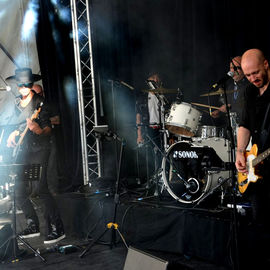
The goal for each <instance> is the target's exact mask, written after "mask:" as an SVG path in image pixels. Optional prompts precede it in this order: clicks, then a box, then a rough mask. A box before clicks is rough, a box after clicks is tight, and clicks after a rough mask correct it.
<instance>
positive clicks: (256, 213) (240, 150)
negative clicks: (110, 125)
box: [235, 49, 270, 227]
mask: <svg viewBox="0 0 270 270" xmlns="http://www.w3.org/2000/svg"><path fill="white" fill-rule="evenodd" d="M241 68H242V70H243V73H244V75H245V76H246V78H247V79H248V80H249V82H250V83H251V84H250V85H249V86H248V87H247V88H246V90H245V94H244V98H245V104H244V108H243V112H242V119H241V121H240V124H239V126H240V127H239V130H238V134H237V152H236V162H235V165H236V169H237V171H238V174H239V176H241V177H242V178H243V177H245V176H246V180H245V181H243V182H241V181H239V177H238V184H239V190H240V191H241V188H244V185H246V186H247V185H248V184H249V179H252V178H253V180H252V181H251V182H250V185H249V186H248V187H247V190H246V192H245V194H244V195H245V196H247V198H248V199H249V200H250V203H251V207H252V217H253V223H254V224H255V225H256V226H260V227H261V226H263V227H266V226H269V224H270V223H269V217H270V214H269V213H270V212H269V210H270V162H269V160H267V158H265V159H264V160H263V162H260V163H259V164H257V165H256V166H254V167H253V165H254V164H255V163H254V164H253V163H250V162H247V160H249V158H251V160H252V158H255V157H256V154H257V153H256V151H255V153H254V154H255V155H254V154H253V155H247V154H248V153H246V147H247V145H248V143H249V140H250V137H251V138H252V144H253V146H256V147H257V148H258V153H262V152H263V151H265V150H267V149H268V148H269V147H270V105H269V104H270V86H269V82H270V69H269V63H268V61H267V59H266V58H265V56H264V54H263V52H262V51H261V50H259V49H249V50H247V51H246V52H245V53H244V54H243V55H242V60H241ZM252 148H253V149H254V147H252ZM251 174H252V175H253V174H254V175H253V177H251ZM256 179H258V181H256ZM252 182H254V183H252ZM243 192H244V190H243V191H242V193H243Z"/></svg>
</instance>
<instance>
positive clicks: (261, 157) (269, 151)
mask: <svg viewBox="0 0 270 270" xmlns="http://www.w3.org/2000/svg"><path fill="white" fill-rule="evenodd" d="M269 155H270V148H268V149H267V150H265V151H264V152H262V153H261V154H259V155H258V156H257V157H256V158H255V159H253V160H252V166H253V167H255V166H256V165H257V164H259V163H260V162H262V161H263V160H264V159H266V158H267V157H268V156H269Z"/></svg>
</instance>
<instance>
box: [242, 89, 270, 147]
mask: <svg viewBox="0 0 270 270" xmlns="http://www.w3.org/2000/svg"><path fill="white" fill-rule="evenodd" d="M244 97H245V103H244V108H243V111H242V119H241V121H240V124H239V125H240V126H243V127H245V128H247V129H248V130H249V131H250V132H251V136H252V144H255V143H256V144H257V145H258V148H259V151H260V152H261V151H263V150H265V149H267V148H269V147H270V136H269V135H268V136H267V138H266V140H265V144H264V145H262V144H263V142H262V139H261V131H262V128H263V127H262V125H263V122H264V121H265V128H266V129H268V128H269V126H270V113H268V115H266V112H267V108H268V104H270V87H269V86H268V88H267V89H266V90H265V92H264V93H263V94H262V95H261V96H260V95H259V89H258V88H257V87H255V86H254V85H249V86H248V87H247V89H246V91H245V94H244ZM269 112H270V109H269Z"/></svg>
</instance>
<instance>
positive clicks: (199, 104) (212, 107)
mask: <svg viewBox="0 0 270 270" xmlns="http://www.w3.org/2000/svg"><path fill="white" fill-rule="evenodd" d="M191 104H192V105H196V106H201V107H206V108H211V109H216V110H218V109H219V107H215V106H210V105H206V104H201V103H194V102H191Z"/></svg>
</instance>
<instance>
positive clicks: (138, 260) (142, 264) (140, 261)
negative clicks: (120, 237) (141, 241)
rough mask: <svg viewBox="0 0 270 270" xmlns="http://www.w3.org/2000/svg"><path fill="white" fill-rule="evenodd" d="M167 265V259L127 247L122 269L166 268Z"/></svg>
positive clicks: (158, 269)
mask: <svg viewBox="0 0 270 270" xmlns="http://www.w3.org/2000/svg"><path fill="white" fill-rule="evenodd" d="M167 266H168V262H167V261H164V260H162V259H160V258H158V257H155V256H153V255H151V254H148V253H146V252H143V251H141V250H138V249H135V248H133V247H129V248H128V253H127V257H126V261H125V265H124V269H123V270H149V269H155V270H166V269H167Z"/></svg>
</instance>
